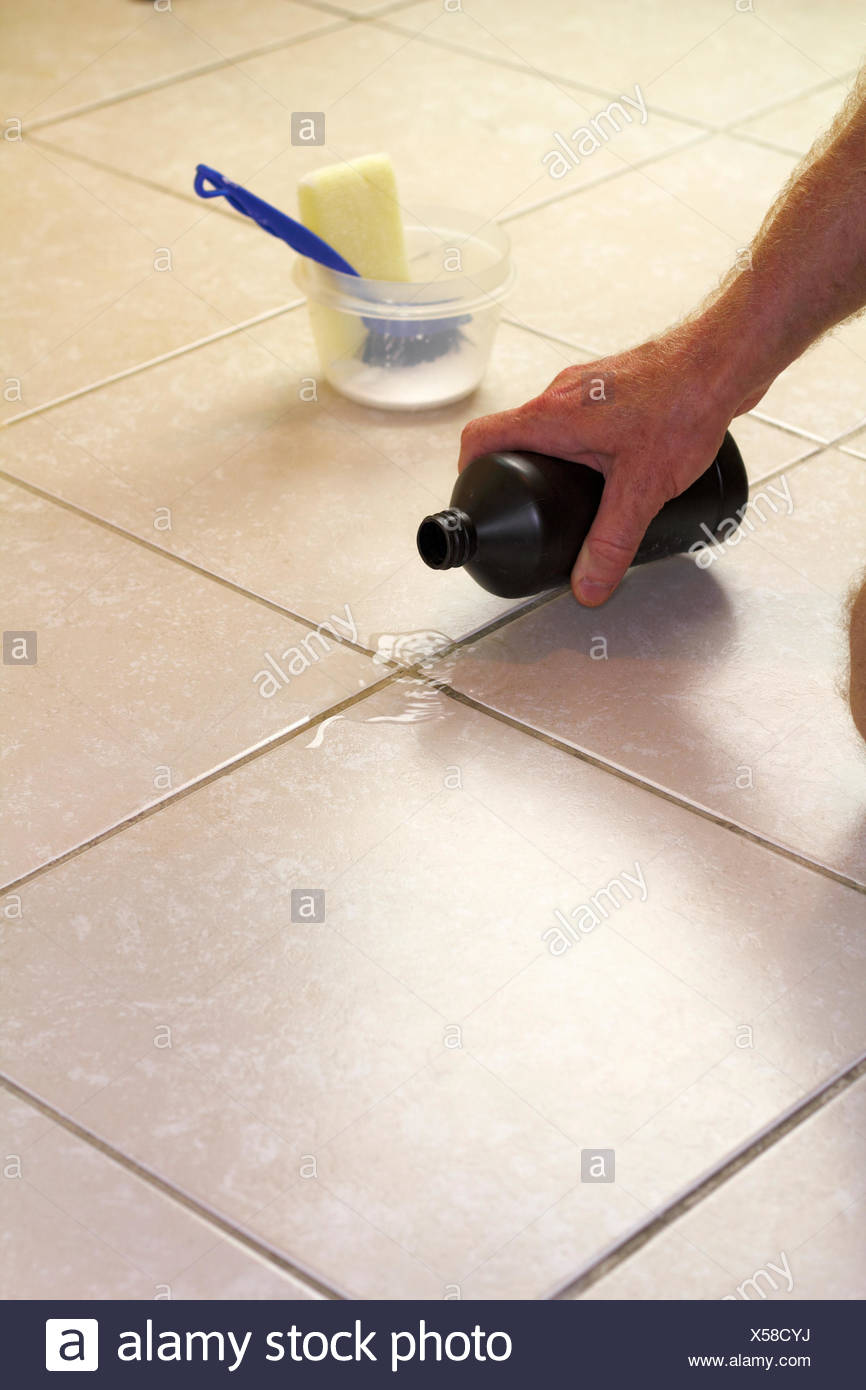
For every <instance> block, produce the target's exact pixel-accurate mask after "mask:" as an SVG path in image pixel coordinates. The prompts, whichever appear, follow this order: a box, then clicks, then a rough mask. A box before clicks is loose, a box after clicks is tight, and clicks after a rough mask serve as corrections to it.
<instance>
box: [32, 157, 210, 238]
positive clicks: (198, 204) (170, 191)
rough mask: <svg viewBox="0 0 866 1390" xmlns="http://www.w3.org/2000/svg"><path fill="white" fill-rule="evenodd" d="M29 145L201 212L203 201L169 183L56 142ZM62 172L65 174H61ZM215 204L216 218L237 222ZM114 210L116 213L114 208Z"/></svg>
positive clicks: (194, 194) (182, 233)
mask: <svg viewBox="0 0 866 1390" xmlns="http://www.w3.org/2000/svg"><path fill="white" fill-rule="evenodd" d="M27 143H28V145H30V147H31V148H32V149H35V150H50V151H51V153H52V154H56V155H59V157H60V158H61V159H63V160H69V161H71V162H72V163H73V164H86V165H87V166H88V168H89V169H98V170H99V172H100V173H102V174H110V175H111V177H112V178H113V179H120V180H121V181H123V182H125V183H132V184H135V185H136V187H137V188H147V189H149V190H150V192H151V193H158V194H159V195H160V197H162V198H173V199H175V201H177V202H179V203H186V204H187V206H188V207H194V208H195V209H196V210H197V211H198V212H201V210H202V200H201V198H199V197H198V195H197V194H196V193H185V192H183V191H182V190H181V189H180V188H172V187H171V185H170V184H168V183H157V182H156V180H155V179H149V178H146V177H145V176H144V175H143V174H133V173H132V172H131V170H129V169H124V168H122V167H118V166H116V165H114V164H106V163H105V161H104V160H101V159H93V158H92V157H91V156H90V155H87V154H82V153H81V151H80V150H70V149H69V148H68V147H67V146H66V145H58V144H57V143H56V141H54V140H48V139H47V138H46V137H45V136H44V135H29V136H28V137H27ZM57 167H59V166H57V165H55V168H57ZM61 172H64V173H65V170H61ZM70 177H72V176H70ZM82 186H83V185H82ZM86 191H87V192H90V191H91V190H90V189H86ZM212 203H213V204H216V206H212V207H211V209H210V211H211V212H212V213H213V214H214V216H218V217H226V218H228V219H229V221H231V222H235V221H236V214H235V212H234V211H233V210H231V209H230V208H229V207H228V204H224V205H223V204H220V203H219V202H218V200H217V199H216V198H214V199H212ZM111 210H112V211H116V209H114V208H112V209H111ZM118 215H120V214H118ZM137 230H140V229H137ZM184 235H185V233H184V232H181V233H180V236H184ZM175 240H177V238H175Z"/></svg>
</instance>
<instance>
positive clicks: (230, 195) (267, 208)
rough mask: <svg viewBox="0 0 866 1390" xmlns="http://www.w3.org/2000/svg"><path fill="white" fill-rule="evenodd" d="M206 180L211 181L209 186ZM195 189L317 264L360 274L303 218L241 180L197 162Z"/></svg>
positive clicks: (201, 195) (347, 273)
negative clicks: (221, 201) (234, 180)
mask: <svg viewBox="0 0 866 1390" xmlns="http://www.w3.org/2000/svg"><path fill="white" fill-rule="evenodd" d="M208 184H210V185H211V187H210V188H209V187H208ZM195 191H196V193H197V194H198V196H199V197H200V198H225V199H226V200H227V201H228V202H229V203H231V205H232V207H233V208H236V209H237V211H238V212H242V213H244V215H245V216H246V217H251V218H252V220H253V221H254V222H257V223H258V225H259V226H260V227H261V228H262V229H263V230H264V231H266V232H270V234H271V236H275V237H277V238H278V239H279V240H280V241H285V242H286V243H287V245H289V246H291V248H292V250H293V251H297V252H298V253H299V254H300V255H301V256H308V257H309V259H310V260H311V261H318V263H319V265H324V266H327V267H328V269H329V270H338V271H340V272H341V273H342V274H343V275H359V272H358V271H357V270H355V268H354V266H351V265H349V262H348V261H346V260H344V259H343V257H342V256H341V255H340V254H339V252H337V251H335V250H334V248H333V246H329V245H328V243H327V242H326V241H322V238H321V237H319V236H316V234H315V232H311V231H310V229H309V227H305V226H304V224H303V222H296V221H295V219H294V218H293V217H287V216H286V214H285V213H284V212H280V210H279V209H278V208H274V207H271V205H270V203H266V202H265V201H264V200H263V199H262V198H257V197H256V196H255V194H254V193H249V192H248V191H247V189H245V188H241V186H240V184H238V183H232V181H231V179H227V178H224V177H223V175H222V174H219V173H217V171H216V169H209V168H208V166H207V165H206V164H199V166H198V168H197V169H196V171H195ZM359 278H360V276H359Z"/></svg>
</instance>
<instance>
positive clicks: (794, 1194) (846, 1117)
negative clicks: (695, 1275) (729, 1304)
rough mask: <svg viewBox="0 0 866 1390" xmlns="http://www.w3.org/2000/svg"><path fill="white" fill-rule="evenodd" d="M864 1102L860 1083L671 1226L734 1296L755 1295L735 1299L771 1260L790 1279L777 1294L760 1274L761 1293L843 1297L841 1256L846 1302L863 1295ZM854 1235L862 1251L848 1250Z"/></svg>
mask: <svg viewBox="0 0 866 1390" xmlns="http://www.w3.org/2000/svg"><path fill="white" fill-rule="evenodd" d="M864 1103H866V1085H864V1083H863V1081H862V1080H861V1081H860V1082H859V1083H858V1084H857V1085H856V1086H854V1087H853V1088H852V1089H851V1090H850V1091H848V1092H846V1093H845V1094H844V1095H843V1096H841V1097H840V1098H839V1099H837V1100H834V1101H832V1102H831V1103H830V1104H829V1105H827V1106H826V1107H825V1108H824V1109H822V1110H820V1111H818V1113H817V1114H815V1115H813V1116H812V1117H810V1118H809V1119H808V1120H806V1121H805V1122H804V1123H803V1124H801V1125H799V1126H798V1127H797V1128H796V1129H794V1130H792V1131H791V1133H790V1134H788V1135H786V1136H785V1138H784V1139H781V1140H780V1141H779V1142H778V1143H777V1144H774V1145H773V1146H772V1147H771V1148H769V1149H768V1150H767V1151H766V1152H765V1153H764V1154H762V1155H761V1156H760V1157H758V1158H757V1159H755V1160H754V1161H753V1162H752V1163H750V1164H749V1165H748V1166H747V1167H746V1168H744V1169H742V1170H741V1171H740V1172H739V1173H737V1174H736V1175H735V1176H734V1177H733V1178H732V1179H731V1180H730V1181H729V1182H727V1183H725V1184H723V1185H722V1186H721V1187H720V1188H719V1189H718V1190H717V1191H716V1192H714V1193H712V1194H711V1196H709V1197H707V1198H705V1200H704V1201H702V1202H701V1203H699V1205H698V1206H697V1207H696V1208H695V1209H694V1210H693V1211H691V1212H689V1213H688V1214H687V1215H686V1216H684V1217H683V1218H682V1220H681V1221H679V1222H678V1223H677V1228H676V1229H677V1230H678V1233H679V1234H681V1235H682V1236H683V1237H684V1238H685V1239H688V1240H689V1241H691V1242H692V1243H693V1244H694V1245H695V1246H696V1247H697V1248H698V1249H699V1250H702V1251H703V1252H704V1253H705V1254H706V1255H708V1256H709V1258H710V1259H712V1260H714V1261H716V1262H717V1263H719V1264H721V1265H723V1266H724V1268H725V1269H727V1270H728V1272H729V1274H730V1275H731V1276H732V1287H731V1289H730V1290H729V1293H730V1294H732V1295H734V1297H739V1298H755V1297H758V1296H759V1295H757V1294H755V1293H754V1292H753V1291H752V1289H751V1288H750V1287H748V1286H747V1287H746V1288H745V1291H743V1292H741V1291H740V1290H741V1287H742V1282H743V1281H745V1280H749V1279H751V1278H753V1277H754V1276H755V1274H756V1271H758V1270H759V1269H768V1264H767V1262H768V1261H773V1262H774V1263H775V1264H777V1265H779V1266H781V1267H782V1268H783V1269H784V1267H785V1265H786V1263H787V1265H788V1267H789V1270H790V1274H789V1275H787V1276H785V1275H783V1276H779V1275H778V1274H776V1276H775V1282H776V1285H777V1287H776V1288H775V1289H773V1288H772V1285H771V1284H770V1282H769V1280H768V1279H767V1278H766V1276H762V1277H760V1278H759V1279H758V1281H757V1282H758V1284H759V1286H760V1287H761V1288H763V1289H764V1290H765V1296H768V1297H777V1298H784V1297H787V1296H790V1297H792V1298H815V1297H817V1298H827V1297H836V1296H839V1295H838V1294H837V1293H836V1290H837V1289H838V1288H839V1286H840V1284H841V1283H842V1282H843V1280H842V1279H841V1278H840V1274H841V1273H842V1271H840V1269H839V1267H838V1265H837V1264H836V1261H837V1260H838V1259H844V1260H846V1266H845V1270H844V1275H845V1279H844V1282H845V1283H846V1284H847V1286H848V1288H849V1293H848V1294H847V1295H845V1296H847V1297H861V1298H862V1296H863V1293H864V1290H866V1265H864V1260H863V1238H862V1237H863V1227H862V1220H863V1196H864V1188H866V1181H864V1176H863V1160H864V1156H866V1109H864ZM840 1218H841V1219H840ZM858 1229H859V1232H860V1240H859V1247H858V1246H855V1248H854V1249H853V1250H852V1248H851V1242H850V1236H851V1234H852V1232H854V1231H856V1230H858ZM804 1246H805V1247H806V1249H805V1251H804V1256H805V1259H804V1265H805V1277H806V1278H807V1279H808V1285H807V1287H806V1288H803V1289H801V1288H800V1287H799V1285H798V1278H799V1257H800V1251H801V1250H802V1249H803V1247H804ZM852 1256H853V1258H852ZM834 1266H835V1267H834ZM769 1272H770V1273H771V1274H772V1273H773V1271H769ZM792 1283H793V1287H790V1285H791V1284H792Z"/></svg>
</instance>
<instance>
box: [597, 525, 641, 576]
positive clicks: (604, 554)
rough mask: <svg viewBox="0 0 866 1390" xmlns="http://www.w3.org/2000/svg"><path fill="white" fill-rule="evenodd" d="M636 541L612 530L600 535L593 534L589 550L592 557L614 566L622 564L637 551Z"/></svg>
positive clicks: (606, 564)
mask: <svg viewBox="0 0 866 1390" xmlns="http://www.w3.org/2000/svg"><path fill="white" fill-rule="evenodd" d="M635 547H636V542H635V541H633V540H627V539H626V538H625V537H624V536H619V535H615V534H613V533H611V532H609V531H608V532H604V533H603V534H602V535H600V536H593V537H592V538H591V540H590V542H589V552H590V555H591V556H592V559H593V560H594V561H595V562H596V563H598V562H599V561H600V562H601V563H602V564H603V565H605V566H609V567H612V568H615V567H618V566H621V565H622V564H623V562H624V561H627V560H629V559H630V558H631V556H632V555H633V554H634V552H635Z"/></svg>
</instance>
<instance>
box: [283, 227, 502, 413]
mask: <svg viewBox="0 0 866 1390" xmlns="http://www.w3.org/2000/svg"><path fill="white" fill-rule="evenodd" d="M405 234H406V250H407V254H408V257H409V268H410V273H411V275H412V279H411V280H410V281H402V280H365V279H363V278H359V277H358V276H355V275H342V274H340V273H339V272H338V271H335V270H328V269H326V268H325V267H324V266H320V265H318V264H317V263H316V262H315V261H310V260H307V259H306V258H304V257H298V259H297V261H296V262H295V270H294V275H295V282H296V283H297V285H298V286H299V288H300V289H301V290H303V292H304V293H305V294H306V296H307V303H308V308H309V312H310V322H311V325H312V329H313V336H314V338H315V341H316V348H317V351H318V354H319V360H320V363H321V368H322V371H323V373H324V375H325V377H326V378H327V380H328V381H329V382H330V383H331V385H332V386H333V387H334V388H335V390H337V391H340V392H341V393H342V394H343V395H344V396H348V397H349V398H350V400H353V401H358V402H359V403H360V404H361V405H370V406H376V407H378V408H379V409H380V410H425V409H430V408H432V407H434V406H439V405H447V404H448V402H449V401H457V400H460V399H461V397H463V396H468V395H469V393H470V392H471V391H474V390H475V388H476V386H478V384H479V382H480V381H481V378H482V377H483V375H484V372H485V369H486V367H487V361H488V358H489V356H490V349H491V347H492V345H493V338H494V335H495V333H496V328H497V325H498V323H499V317H500V314H501V311H502V300H503V299H504V298H505V296H506V294H507V293H508V291H509V290H510V289H511V286H512V284H513V281H514V271H513V269H512V266H511V259H510V242H509V239H508V236H507V234H506V233H505V232H504V231H503V229H502V228H501V227H500V226H498V225H497V224H496V223H495V222H486V223H484V224H483V225H481V226H479V225H478V218H477V217H472V216H470V215H469V214H468V213H464V212H457V211H455V210H453V209H451V208H441V207H430V208H419V209H418V211H417V216H416V217H415V218H414V219H412V218H409V219H407V222H406V225H405Z"/></svg>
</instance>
